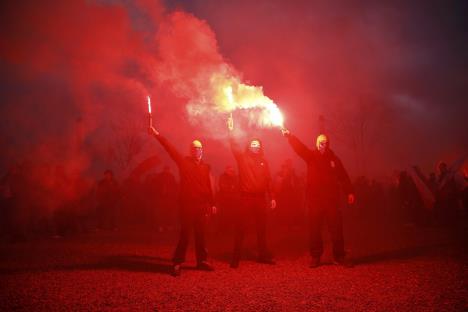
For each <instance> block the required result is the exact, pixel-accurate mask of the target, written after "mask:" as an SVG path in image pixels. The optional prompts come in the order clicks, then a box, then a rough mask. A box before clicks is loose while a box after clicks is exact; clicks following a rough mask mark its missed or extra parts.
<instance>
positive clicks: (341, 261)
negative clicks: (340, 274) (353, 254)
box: [333, 257, 354, 268]
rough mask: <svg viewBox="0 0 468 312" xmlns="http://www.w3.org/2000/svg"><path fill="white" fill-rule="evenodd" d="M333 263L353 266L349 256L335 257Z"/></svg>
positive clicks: (346, 266)
mask: <svg viewBox="0 0 468 312" xmlns="http://www.w3.org/2000/svg"><path fill="white" fill-rule="evenodd" d="M333 263H334V264H336V265H341V266H342V267H344V268H353V267H354V263H353V261H352V260H351V259H349V258H346V257H345V258H338V259H335V261H334V262H333Z"/></svg>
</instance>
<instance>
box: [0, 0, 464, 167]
mask: <svg viewBox="0 0 468 312" xmlns="http://www.w3.org/2000/svg"><path fill="white" fill-rule="evenodd" d="M2 6H3V7H2V13H1V14H2V19H1V22H0V25H1V38H2V40H1V43H0V72H1V76H0V96H1V99H2V101H1V107H0V113H1V118H2V121H1V123H0V131H1V132H0V146H1V149H2V151H3V152H2V156H1V159H0V160H1V167H0V168H2V170H3V171H4V170H6V169H5V168H7V166H8V165H10V164H12V163H14V162H16V161H25V160H28V161H35V162H46V163H59V162H60V163H64V164H65V166H66V167H67V168H69V169H70V170H77V171H79V172H88V173H89V172H95V170H98V171H99V170H101V169H102V168H105V167H109V166H111V167H113V168H114V169H115V170H116V171H119V170H120V169H121V171H124V169H122V168H124V165H122V164H121V161H120V163H119V159H120V158H121V157H120V156H119V154H122V152H119V151H121V150H122V149H125V148H124V147H123V146H122V144H123V143H128V142H130V141H131V140H132V139H134V140H135V141H136V142H137V143H138V144H136V145H137V148H136V152H135V153H136V156H135V158H134V160H133V163H132V164H130V165H129V166H130V167H131V166H132V165H134V164H135V163H136V162H137V161H138V160H139V159H143V158H145V157H147V156H149V155H151V154H153V153H155V152H156V153H161V149H160V147H159V146H158V145H157V144H156V143H155V142H153V141H151V140H150V139H149V138H148V137H147V136H146V135H145V133H144V131H145V126H146V124H145V123H144V122H146V116H145V107H144V105H145V96H146V94H151V95H152V96H153V98H154V103H155V109H156V112H157V116H155V119H157V122H158V126H159V127H160V130H161V132H163V133H164V134H165V135H167V136H168V137H169V138H170V139H171V140H173V142H174V143H175V144H177V145H178V146H179V147H180V148H181V149H185V148H186V146H187V144H188V142H190V140H191V139H192V138H193V137H194V136H197V137H201V138H202V139H203V140H204V142H205V144H206V151H205V154H206V158H207V160H208V161H210V162H211V163H213V165H214V168H215V170H216V171H217V172H219V171H220V170H221V169H222V168H223V167H224V165H225V164H228V163H232V162H233V160H232V157H231V155H230V153H229V151H228V149H227V146H226V144H225V139H224V136H225V133H224V131H225V129H223V128H222V127H220V126H219V123H217V122H216V121H213V123H212V125H211V122H210V121H209V120H205V119H204V120H202V121H201V122H202V123H203V125H202V126H200V125H197V124H191V123H190V122H189V121H188V116H187V113H186V109H185V105H186V104H187V102H189V100H190V99H188V98H184V97H183V96H180V94H178V93H177V92H175V85H177V83H178V82H177V81H176V80H177V77H175V78H173V79H172V80H164V79H161V73H163V72H164V68H166V69H167V68H168V66H169V67H171V66H172V65H173V63H174V64H177V66H178V67H177V68H178V69H179V70H180V71H181V72H183V71H185V70H186V69H187V70H189V69H190V70H197V71H199V70H201V69H200V67H203V66H201V65H203V64H205V63H204V62H207V59H206V57H209V59H210V60H212V58H213V59H216V61H219V58H220V57H221V58H222V61H223V62H226V63H227V64H230V65H231V66H232V67H233V68H235V69H236V70H237V71H238V72H239V74H240V75H242V78H243V80H244V81H245V82H248V83H251V84H254V85H257V86H263V88H264V91H265V94H266V95H267V96H269V97H270V98H272V99H273V100H274V101H275V102H277V103H278V105H279V106H280V107H281V109H282V110H283V112H284V114H285V117H286V126H287V127H288V128H290V129H291V131H293V132H294V133H296V134H297V135H298V136H299V137H300V138H301V139H303V140H304V141H305V142H306V143H307V144H309V145H311V146H312V145H313V142H314V138H315V136H316V135H317V134H318V132H319V130H323V131H325V132H327V133H328V134H329V135H330V137H331V142H332V148H333V149H335V150H336V152H337V153H338V155H339V156H340V157H341V158H342V160H343V162H344V163H345V165H346V166H347V167H348V168H349V170H350V172H351V173H352V175H354V176H356V175H359V174H369V175H376V176H383V175H390V174H391V173H392V171H393V170H394V169H401V168H404V167H405V166H408V165H412V164H419V165H421V166H422V167H423V169H424V170H425V171H429V170H433V167H434V164H435V163H436V162H437V161H439V160H442V159H444V160H447V161H449V162H450V161H453V160H454V159H456V158H457V157H459V156H460V155H461V154H463V153H464V152H466V151H467V150H468V148H467V147H468V144H467V143H468V131H467V130H468V126H467V122H466V118H467V116H468V114H467V111H468V106H467V104H466V92H467V91H466V90H467V89H468V83H467V82H468V79H467V76H466V68H468V66H467V57H466V55H468V53H467V52H468V47H467V44H468V43H467V42H468V40H467V37H468V36H467V32H468V25H467V23H468V22H467V2H466V1H291V2H290V3H289V2H286V1H265V0H257V1H215V0H204V1H201V0H200V1H196V0H195V1H166V2H165V3H159V2H158V1H144V0H142V1H128V0H120V1H112V0H100V1H43V2H41V3H39V2H36V1H22V2H21V3H20V4H18V3H17V2H15V1H10V2H9V3H4V4H2ZM174 11H179V12H180V11H182V15H180V16H181V18H180V19H178V20H177V19H176V20H174V15H173V12H174ZM177 23H179V24H177ZM168 25H169V26H168ZM170 27H179V28H177V29H179V31H180V29H182V30H183V29H184V27H185V28H186V30H187V34H188V35H193V36H194V37H193V38H194V40H186V41H188V42H185V41H180V40H179V39H177V38H178V37H175V38H171V33H169V35H168V34H167V33H165V34H164V36H166V37H164V36H163V34H161V29H166V30H167V29H171V28H170ZM187 34H185V35H187ZM198 35H201V37H200V38H202V39H203V40H205V39H206V40H207V41H203V40H202V39H200V40H198V41H197V38H198V37H196V36H198ZM174 36H176V35H174ZM162 38H166V41H162ZM185 38H187V37H185ZM178 40H179V41H178ZM168 42H169V43H168ZM216 46H217V47H218V50H216ZM177 49H180V51H179V50H177ZM175 51H176V52H177V53H180V54H174V55H178V56H180V57H179V58H177V60H172V59H171V56H173V54H171V53H175ZM187 51H188V52H187ZM194 55H195V56H200V57H201V56H203V58H202V59H197V58H195V57H194ZM185 61H186V67H184V66H185V65H184V64H185V63H184V62H185ZM172 62H173V63H172ZM197 65H198V66H197ZM187 73H190V71H186V72H184V74H185V75H187ZM183 77H189V76H183ZM184 81H185V80H184ZM320 116H322V117H321V120H322V121H319V117H320ZM142 121H144V122H142ZM249 131H250V130H249ZM248 134H251V135H260V136H262V138H264V141H265V144H266V150H267V152H268V155H269V158H270V159H271V162H272V163H273V167H274V168H277V167H278V166H279V164H280V163H281V161H283V160H284V159H285V158H288V157H291V158H293V159H294V161H295V164H296V166H297V167H298V168H299V169H300V170H303V169H304V168H303V164H301V162H300V161H299V160H298V159H297V157H296V156H294V155H293V154H292V153H291V151H290V148H289V146H288V145H287V144H286V142H285V141H284V140H283V139H282V138H281V136H280V134H279V131H278V130H274V129H263V130H262V129H253V130H252V131H251V133H250V132H248ZM122 142H123V143H122ZM162 160H163V162H165V163H166V162H168V159H167V158H165V157H163V159H162ZM119 164H120V165H119ZM119 168H120V169H119Z"/></svg>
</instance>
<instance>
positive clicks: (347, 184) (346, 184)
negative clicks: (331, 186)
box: [336, 158, 355, 204]
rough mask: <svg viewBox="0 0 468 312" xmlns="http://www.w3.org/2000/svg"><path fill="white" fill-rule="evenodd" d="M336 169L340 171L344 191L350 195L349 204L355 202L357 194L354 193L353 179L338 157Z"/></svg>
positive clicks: (339, 175) (339, 177)
mask: <svg viewBox="0 0 468 312" xmlns="http://www.w3.org/2000/svg"><path fill="white" fill-rule="evenodd" d="M336 169H337V173H338V180H339V181H340V184H341V187H342V188H343V191H344V192H345V194H346V195H347V197H348V204H354V200H355V198H354V196H355V195H354V189H353V185H352V183H351V179H350V178H349V175H348V173H347V172H346V169H345V168H344V166H343V164H342V163H341V160H339V159H338V158H336Z"/></svg>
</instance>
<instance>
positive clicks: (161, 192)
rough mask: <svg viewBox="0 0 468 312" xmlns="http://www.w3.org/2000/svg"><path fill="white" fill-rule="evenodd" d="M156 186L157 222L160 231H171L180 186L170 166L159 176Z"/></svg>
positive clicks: (165, 167)
mask: <svg viewBox="0 0 468 312" xmlns="http://www.w3.org/2000/svg"><path fill="white" fill-rule="evenodd" d="M156 185H157V189H156V196H157V200H156V203H157V205H158V207H157V210H158V212H157V219H158V220H157V222H158V224H159V226H160V230H164V229H169V228H172V227H173V226H174V223H175V219H176V218H175V217H176V212H177V207H178V203H177V191H178V184H177V181H176V179H175V177H174V175H173V174H172V172H171V169H170V168H169V166H164V168H163V170H162V171H161V172H160V173H158V174H157V176H156Z"/></svg>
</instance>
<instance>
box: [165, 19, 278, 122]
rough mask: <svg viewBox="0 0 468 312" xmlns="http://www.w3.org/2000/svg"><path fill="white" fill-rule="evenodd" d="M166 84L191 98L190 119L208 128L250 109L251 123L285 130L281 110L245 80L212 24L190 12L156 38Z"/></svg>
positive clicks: (168, 23)
mask: <svg viewBox="0 0 468 312" xmlns="http://www.w3.org/2000/svg"><path fill="white" fill-rule="evenodd" d="M157 42H158V46H159V49H160V50H159V52H160V67H159V68H158V71H157V75H158V78H159V80H160V82H161V83H165V82H168V83H169V84H170V86H171V88H172V90H173V91H174V92H175V93H176V94H177V95H179V96H180V97H182V98H185V99H186V100H187V107H186V110H187V113H188V115H189V117H190V121H191V122H193V123H196V124H201V125H204V126H206V127H208V129H210V128H211V127H212V124H213V122H215V121H216V120H219V119H223V118H225V117H226V115H227V113H230V112H233V111H235V110H239V109H240V110H248V114H247V116H248V118H249V124H250V125H251V126H257V127H273V126H279V127H282V126H283V116H282V114H281V112H280V110H279V108H278V106H277V105H276V104H275V103H274V102H273V100H271V99H270V98H268V97H267V96H265V95H264V93H263V89H262V87H257V86H251V85H248V84H245V83H243V82H242V78H241V75H240V74H239V73H238V72H236V70H235V69H234V68H233V66H232V65H230V64H229V63H228V62H227V61H226V60H225V59H224V58H223V56H222V55H221V54H220V52H219V48H218V45H217V41H216V37H215V34H214V33H213V31H212V30H211V28H210V27H209V25H208V24H207V23H206V22H204V21H201V20H199V19H197V18H196V17H194V16H192V15H190V14H187V13H185V12H175V13H173V14H171V15H169V16H168V18H167V19H166V20H165V21H164V22H163V23H162V24H161V25H160V30H159V33H158V35H157Z"/></svg>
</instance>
